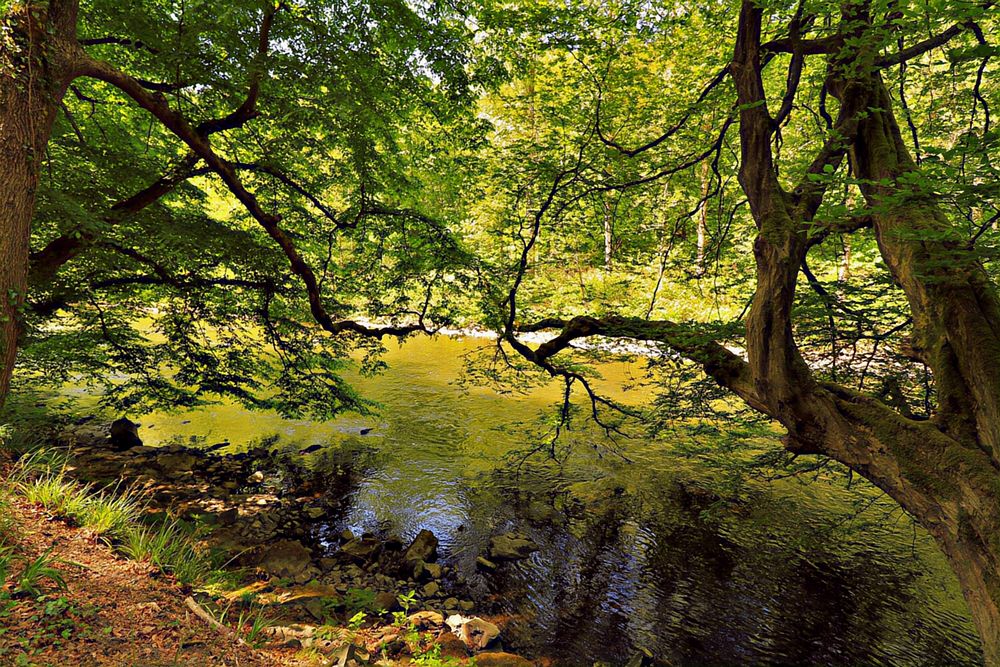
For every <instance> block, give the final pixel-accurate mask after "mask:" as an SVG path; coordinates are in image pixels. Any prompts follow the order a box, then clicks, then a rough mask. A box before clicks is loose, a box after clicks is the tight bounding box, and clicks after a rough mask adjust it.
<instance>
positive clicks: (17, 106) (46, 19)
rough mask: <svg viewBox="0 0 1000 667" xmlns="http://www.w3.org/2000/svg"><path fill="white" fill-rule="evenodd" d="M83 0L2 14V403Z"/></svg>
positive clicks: (20, 6) (30, 5) (17, 7)
mask: <svg viewBox="0 0 1000 667" xmlns="http://www.w3.org/2000/svg"><path fill="white" fill-rule="evenodd" d="M76 13H77V3H76V2H75V0H74V1H65V0H62V1H60V0H51V1H50V2H25V3H17V2H15V3H14V4H13V5H12V6H11V7H10V8H9V10H8V11H7V13H6V14H4V15H3V16H0V23H2V26H3V31H2V35H3V39H2V40H0V165H2V176H0V405H3V402H4V400H5V398H6V396H7V392H8V389H9V387H10V378H11V374H12V372H13V369H14V361H15V357H16V354H17V343H18V338H19V336H20V333H21V323H22V318H21V308H22V307H23V305H24V298H25V293H26V291H27V273H28V249H29V245H28V244H29V240H30V236H31V221H32V218H33V217H34V214H35V191H36V189H37V187H38V172H39V168H40V166H41V162H42V156H43V155H44V153H45V147H46V144H48V141H49V135H50V134H51V132H52V124H53V122H54V120H55V116H56V112H57V110H58V109H59V105H60V102H61V100H62V98H63V95H64V94H65V92H66V88H67V87H68V85H69V82H70V80H71V77H72V70H73V67H72V55H73V48H72V45H73V44H75V34H76Z"/></svg>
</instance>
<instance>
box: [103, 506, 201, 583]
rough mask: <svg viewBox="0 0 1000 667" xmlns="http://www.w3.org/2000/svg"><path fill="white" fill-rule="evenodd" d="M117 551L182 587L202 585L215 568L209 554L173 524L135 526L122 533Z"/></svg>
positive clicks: (171, 522) (187, 533) (178, 526)
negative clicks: (158, 570) (164, 575)
mask: <svg viewBox="0 0 1000 667" xmlns="http://www.w3.org/2000/svg"><path fill="white" fill-rule="evenodd" d="M117 549H118V550H119V551H121V553H122V554H123V555H125V556H126V557H127V558H130V559H132V560H137V561H146V562H149V563H151V564H152V565H155V566H156V567H157V568H158V569H160V570H162V571H163V572H167V573H169V574H172V575H173V576H174V577H176V578H177V581H179V582H180V583H182V584H185V585H191V584H196V583H201V582H204V581H206V580H207V579H209V577H210V576H211V575H212V574H213V571H214V570H216V569H218V564H217V563H216V562H215V561H214V560H213V558H212V556H211V554H209V553H206V552H205V551H204V550H203V549H201V548H200V547H198V546H197V544H196V542H195V541H194V540H193V539H192V536H191V534H190V532H188V530H187V529H186V528H185V527H184V526H183V524H181V523H179V522H177V521H168V522H164V523H161V524H159V525H154V526H135V527H133V528H131V529H129V530H127V531H126V532H125V534H124V535H123V536H122V538H121V542H120V544H118V546H117Z"/></svg>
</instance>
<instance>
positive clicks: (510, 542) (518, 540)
mask: <svg viewBox="0 0 1000 667" xmlns="http://www.w3.org/2000/svg"><path fill="white" fill-rule="evenodd" d="M535 551H538V545H537V544H535V543H534V542H532V541H531V539H529V538H528V537H527V536H524V535H518V534H516V533H504V534H503V535H497V536H495V537H491V538H490V546H489V549H488V551H487V553H488V554H489V559H490V560H492V561H511V560H521V559H524V558H527V557H528V556H530V555H531V554H532V553H533V552H535Z"/></svg>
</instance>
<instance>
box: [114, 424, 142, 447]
mask: <svg viewBox="0 0 1000 667" xmlns="http://www.w3.org/2000/svg"><path fill="white" fill-rule="evenodd" d="M111 446H112V448H114V449H115V451H124V450H126V449H131V448H132V447H142V440H141V439H140V438H139V425H138V424H136V423H135V422H133V421H131V420H129V419H128V418H126V417H122V418H121V419H116V420H114V421H113V422H111Z"/></svg>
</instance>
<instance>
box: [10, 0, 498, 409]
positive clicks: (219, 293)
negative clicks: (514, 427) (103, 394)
mask: <svg viewBox="0 0 1000 667" xmlns="http://www.w3.org/2000/svg"><path fill="white" fill-rule="evenodd" d="M0 38H2V41H0V100H2V102H0V127H2V132H0V136H2V138H0V146H2V149H0V162H2V163H3V164H4V166H5V167H4V169H5V170H4V174H3V182H2V186H0V187H2V195H0V200H2V204H0V221H2V228H3V230H4V233H3V235H2V236H0V256H2V257H3V262H2V268H0V291H2V294H3V296H2V297H0V301H2V306H3V308H2V310H3V327H2V330H0V349H2V350H3V364H2V367H0V401H2V399H3V397H4V396H5V395H6V393H7V391H8V386H9V382H10V377H11V372H12V368H13V364H14V360H15V354H16V352H17V350H18V347H19V345H18V341H20V347H21V348H22V350H23V354H22V356H21V364H22V367H23V368H24V371H25V372H24V374H23V375H24V377H25V378H26V379H30V378H31V377H43V378H47V379H48V380H49V381H51V380H55V379H57V378H63V379H67V378H68V377H70V376H71V375H74V374H75V376H77V377H79V376H80V375H81V374H82V375H84V376H87V377H89V378H91V379H93V380H95V381H100V382H104V383H105V384H111V385H113V386H114V390H113V391H111V392H108V394H107V399H108V400H109V401H113V402H115V403H116V404H117V405H119V406H123V407H128V406H130V405H134V404H136V403H139V402H144V401H145V402H147V403H148V402H149V401H150V400H152V401H156V402H159V403H161V404H165V405H191V404H193V403H195V402H197V401H200V400H203V398H204V397H206V396H228V397H231V398H234V399H236V400H238V401H241V402H243V403H245V404H248V405H251V406H255V407H270V408H275V409H278V410H280V411H282V412H285V413H289V414H290V413H300V412H303V411H309V412H313V413H315V414H332V413H335V412H337V411H339V410H342V409H348V408H350V409H356V410H364V409H365V408H366V403H365V401H364V400H363V399H362V398H361V397H359V396H357V395H356V394H355V393H354V392H352V391H351V389H350V387H349V386H347V385H346V384H345V383H344V382H343V381H342V380H341V379H340V377H339V371H340V370H341V369H342V367H343V365H344V361H343V359H344V358H345V357H346V356H347V355H348V353H349V351H350V350H352V349H360V350H361V351H362V352H365V353H366V354H368V355H369V356H368V357H367V361H366V367H369V368H376V367H377V364H378V362H377V360H376V358H375V357H374V356H371V355H373V354H374V353H375V352H377V350H378V349H379V347H380V344H379V340H380V339H381V337H383V336H385V335H398V336H402V335H405V334H407V333H410V332H413V331H429V330H431V329H432V328H434V327H435V326H437V324H436V323H439V322H441V321H445V320H447V319H448V317H449V316H450V315H449V314H450V310H451V308H452V306H451V305H450V303H449V302H448V297H447V296H445V291H444V290H443V289H441V288H440V286H441V285H442V284H443V281H444V280H445V278H446V277H447V279H448V280H449V281H450V282H451V283H454V284H460V283H461V281H462V280H463V277H462V272H463V270H464V269H463V267H464V266H465V264H466V258H465V257H464V255H463V254H462V252H461V250H460V249H459V247H458V245H457V243H456V240H455V238H454V235H453V233H452V231H451V229H450V228H449V224H450V213H449V204H448V203H447V202H448V201H450V200H451V199H453V197H452V196H451V195H450V193H449V192H448V190H449V188H455V189H459V188H461V176H460V174H461V169H458V168H455V165H454V161H455V160H457V159H460V158H461V155H460V150H467V147H468V146H470V145H473V146H474V145H475V143H476V141H477V140H478V139H477V136H478V135H479V134H480V126H479V124H477V122H476V121H475V119H474V118H470V117H469V115H470V105H469V102H470V100H471V96H470V85H471V84H472V83H473V82H474V80H475V77H476V76H478V75H477V73H476V69H475V64H474V63H471V62H470V56H469V50H468V46H469V40H468V29H467V28H466V26H465V25H464V23H463V21H462V18H461V14H460V13H459V12H458V10H457V9H454V8H452V7H451V6H448V5H446V4H442V5H441V6H435V5H427V6H425V7H422V8H421V9H420V10H419V11H417V10H415V9H413V8H411V7H410V6H409V5H407V4H406V3H403V2H384V3H367V2H360V3H346V4H338V5H331V4H329V3H326V2H270V1H259V0H248V1H247V2H237V3H225V5H224V7H222V8H220V7H219V5H218V3H212V2H198V1H195V2H181V3H172V2H165V3H164V2H149V3H128V5H127V6H125V5H121V4H120V3H117V2H103V1H101V0H95V1H94V2H85V3H82V4H81V3H78V2H77V1H76V0H54V1H47V2H41V1H40V2H32V1H28V2H13V3H10V2H7V3H4V5H3V11H2V33H0ZM459 120H461V121H463V122H462V124H461V125H459ZM431 170H432V171H433V172H435V173H436V172H437V171H439V170H440V171H444V172H449V171H450V172H451V173H453V174H455V176H454V177H453V178H452V179H451V180H450V181H449V180H448V179H436V181H435V184H434V188H433V190H432V189H431V188H429V187H428V188H425V187H424V183H425V182H426V181H427V175H428V173H430V171H431ZM415 193H419V197H420V199H419V200H418V199H417V195H416V194H415ZM430 209H433V211H434V215H433V216H430V215H426V214H425V211H427V210H430ZM29 240H30V248H29ZM29 295H30V296H29ZM137 304H143V305H146V304H148V307H143V308H136V305H137ZM359 311H360V312H364V313H365V314H366V316H368V317H370V318H372V319H374V320H376V321H379V322H382V323H383V324H386V325H387V326H382V327H378V326H375V325H368V324H365V323H362V322H357V321H353V320H350V319H347V317H346V316H347V314H352V313H355V312H359ZM397 322H399V324H398V326H396V325H394V323H397ZM317 326H318V327H319V328H320V329H322V330H323V331H325V332H326V334H322V333H320V332H319V331H318V330H317ZM143 330H144V331H143ZM144 333H145V334H152V336H149V335H144ZM341 333H343V334H345V335H344V336H335V335H334V334H341ZM153 339H156V340H155V341H154V340H153ZM113 376H116V377H117V378H118V379H117V380H112V381H111V382H110V383H109V382H106V381H105V380H101V379H100V378H102V377H104V378H106V379H107V378H111V377H113ZM122 377H124V378H127V380H125V381H122V380H121V378H122Z"/></svg>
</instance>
